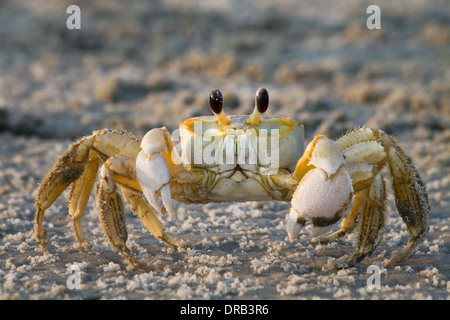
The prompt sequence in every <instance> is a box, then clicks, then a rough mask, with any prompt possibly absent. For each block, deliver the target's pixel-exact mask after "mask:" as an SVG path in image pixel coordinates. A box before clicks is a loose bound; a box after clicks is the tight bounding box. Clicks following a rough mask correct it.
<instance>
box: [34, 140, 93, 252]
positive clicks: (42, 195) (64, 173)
mask: <svg viewBox="0 0 450 320" xmlns="http://www.w3.org/2000/svg"><path fill="white" fill-rule="evenodd" d="M94 140H95V138H94V136H89V137H85V138H83V139H81V140H79V141H77V142H76V143H74V144H73V145H72V146H71V147H70V148H69V149H68V150H67V151H66V152H65V153H64V154H63V155H62V156H61V157H60V158H59V159H58V160H57V161H56V163H55V165H54V166H53V167H52V169H51V170H50V171H49V173H48V174H47V175H46V176H45V177H44V180H43V181H42V183H41V184H40V185H39V189H38V194H37V197H36V203H35V206H36V216H35V232H36V241H37V243H38V244H40V246H41V250H42V251H43V252H45V251H47V248H46V244H47V243H46V237H45V235H46V232H45V230H42V222H43V219H44V213H45V210H47V209H48V208H49V207H50V206H51V205H52V204H53V202H55V200H56V199H57V198H58V197H59V196H60V195H61V193H62V192H63V191H64V190H65V189H66V188H67V187H68V186H69V185H70V184H71V183H72V182H74V181H76V180H77V179H78V178H79V177H80V176H81V175H82V174H83V171H84V167H85V166H86V165H87V163H88V160H89V153H90V149H91V147H92V144H93V143H94ZM74 216H75V219H78V217H79V214H78V215H74ZM81 239H82V238H81Z"/></svg>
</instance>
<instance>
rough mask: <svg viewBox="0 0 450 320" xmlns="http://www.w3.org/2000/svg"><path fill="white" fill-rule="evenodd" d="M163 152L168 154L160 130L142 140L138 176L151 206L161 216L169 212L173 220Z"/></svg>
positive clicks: (152, 132)
mask: <svg viewBox="0 0 450 320" xmlns="http://www.w3.org/2000/svg"><path fill="white" fill-rule="evenodd" d="M161 152H166V153H167V144H166V139H165V137H164V133H163V132H162V131H161V130H160V129H153V130H151V131H149V132H148V133H147V134H146V135H145V136H144V138H143V139H142V142H141V152H140V153H139V155H138V157H137V159H136V175H137V178H138V180H139V184H140V186H141V188H142V192H143V194H144V196H145V198H146V199H147V201H148V202H149V203H150V205H151V206H152V207H153V208H155V210H156V211H158V212H159V213H160V214H161V215H164V214H165V212H166V211H167V212H168V213H169V216H170V217H171V218H175V214H174V210H173V205H172V196H171V193H170V172H169V166H168V164H167V161H166V159H165V158H164V156H163V155H162V154H161ZM160 200H161V201H162V205H161V204H160ZM164 208H165V210H164Z"/></svg>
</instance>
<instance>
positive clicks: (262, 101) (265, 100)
mask: <svg viewBox="0 0 450 320" xmlns="http://www.w3.org/2000/svg"><path fill="white" fill-rule="evenodd" d="M268 107H269V93H268V92H267V90H266V89H264V88H260V89H258V91H256V108H257V109H258V112H259V113H264V112H266V111H267V108H268Z"/></svg>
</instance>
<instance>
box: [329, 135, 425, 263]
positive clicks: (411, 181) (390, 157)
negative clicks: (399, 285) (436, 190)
mask: <svg viewBox="0 0 450 320" xmlns="http://www.w3.org/2000/svg"><path fill="white" fill-rule="evenodd" d="M336 144H337V145H338V146H339V148H340V149H341V150H342V152H343V153H344V156H345V157H346V162H347V165H346V166H347V168H348V170H349V172H350V175H351V176H352V181H353V186H354V189H355V191H360V190H361V191H364V190H366V191H365V192H362V193H361V194H362V195H363V197H364V198H366V199H367V200H368V203H367V204H365V205H363V206H362V207H363V208H362V210H361V211H360V214H361V216H362V221H363V225H362V228H361V231H360V232H361V234H360V241H362V240H363V237H364V235H362V233H363V232H366V233H367V232H369V234H373V232H370V231H368V230H364V221H371V223H369V225H372V226H373V228H374V229H375V230H377V229H378V228H381V224H382V220H383V219H384V209H383V207H384V206H385V205H384V197H385V196H384V193H385V191H384V185H382V179H381V176H380V175H381V170H382V168H383V167H384V166H385V165H386V163H387V164H388V166H389V170H390V173H391V176H392V184H393V190H394V195H395V203H396V206H397V209H398V212H399V214H400V216H401V217H402V219H403V221H404V222H405V224H406V226H407V228H408V232H409V234H410V239H409V241H408V244H407V246H406V248H405V249H404V250H403V251H402V252H401V253H399V254H397V255H395V256H394V257H392V258H391V259H390V260H389V261H388V263H387V265H388V266H391V265H394V264H396V263H398V262H400V261H402V260H404V259H405V258H406V257H408V256H409V255H410V254H411V253H412V252H414V250H415V248H416V246H417V244H418V241H419V240H420V239H421V238H422V237H423V236H424V235H425V233H426V231H427V216H428V212H429V210H430V207H429V203H428V195H427V192H426V189H425V185H424V183H423V181H422V179H421V178H420V175H419V173H418V171H417V169H416V168H415V167H414V166H413V164H412V161H411V159H410V158H409V157H408V156H407V155H406V154H405V152H404V151H403V150H402V149H401V148H400V147H399V145H398V144H397V143H396V141H395V140H394V139H393V138H392V137H390V136H389V135H387V134H386V133H384V132H383V131H381V130H372V129H368V128H362V129H356V130H354V131H352V132H350V133H349V134H347V135H345V136H343V137H342V138H340V139H339V140H338V141H336ZM361 162H366V163H361ZM364 166H366V168H363V167H364ZM382 209H383V210H382ZM364 212H372V213H371V214H369V216H372V215H374V214H378V215H379V216H380V217H379V218H377V219H376V220H379V222H376V221H373V219H375V218H373V219H372V218H370V219H372V220H370V219H369V218H366V217H365V215H366V214H367V213H366V214H365V213H364ZM376 212H378V213H376ZM367 219H369V220H367ZM377 225H378V226H380V227H376V226H377ZM369 237H370V236H369ZM366 242H367V241H366ZM376 242H377V239H375V237H373V240H372V243H370V242H367V243H366V245H365V246H367V247H368V249H367V250H366V251H367V253H369V252H371V251H373V249H370V247H374V246H376ZM362 246H363V245H362V244H360V245H359V251H358V252H359V253H357V254H356V256H355V257H354V260H358V259H359V260H360V258H361V252H363V251H365V250H362Z"/></svg>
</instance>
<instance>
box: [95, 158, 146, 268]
mask: <svg viewBox="0 0 450 320" xmlns="http://www.w3.org/2000/svg"><path fill="white" fill-rule="evenodd" d="M95 198H96V200H97V206H98V210H99V218H100V222H101V224H102V228H103V232H104V234H105V235H106V238H107V239H108V241H109V242H110V243H111V244H112V245H113V246H114V248H116V249H117V250H119V252H120V254H121V255H122V256H123V257H124V258H125V260H127V261H128V263H129V264H130V265H131V266H133V267H135V268H140V269H144V270H146V271H148V270H149V269H148V268H147V267H145V266H143V265H142V264H140V263H139V262H138V261H136V259H135V258H134V257H133V255H132V254H131V252H130V250H129V249H128V248H127V246H126V242H127V238H128V232H127V227H126V223H125V215H124V210H123V203H122V199H121V197H120V195H119V193H118V188H117V185H116V183H115V182H114V179H113V178H112V177H111V175H110V174H109V170H108V168H107V167H106V166H105V165H103V166H102V168H101V169H100V174H99V180H98V182H97V186H96V190H95Z"/></svg>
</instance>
